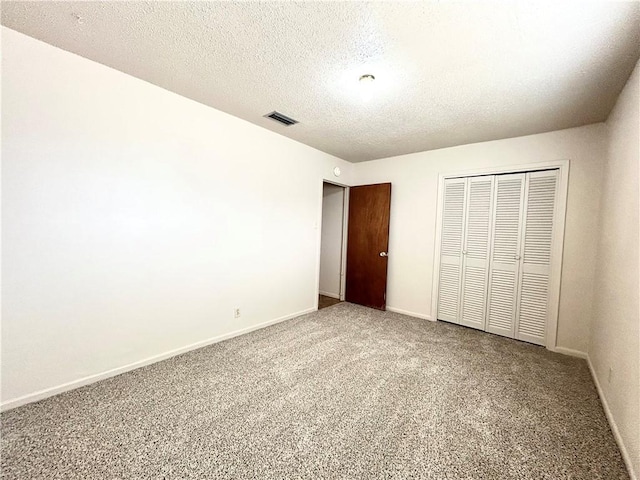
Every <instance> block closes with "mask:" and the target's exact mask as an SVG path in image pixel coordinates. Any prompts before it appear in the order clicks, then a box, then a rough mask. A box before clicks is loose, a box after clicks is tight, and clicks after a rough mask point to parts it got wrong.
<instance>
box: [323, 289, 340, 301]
mask: <svg viewBox="0 0 640 480" xmlns="http://www.w3.org/2000/svg"><path fill="white" fill-rule="evenodd" d="M318 293H319V294H320V295H324V296H325V297H331V298H337V299H338V300H340V294H339V293H331V292H323V291H322V290H320V291H319V292H318Z"/></svg>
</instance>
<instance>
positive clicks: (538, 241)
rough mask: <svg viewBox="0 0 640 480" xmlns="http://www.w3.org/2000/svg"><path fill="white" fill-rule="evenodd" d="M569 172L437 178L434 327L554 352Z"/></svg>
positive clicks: (543, 169)
mask: <svg viewBox="0 0 640 480" xmlns="http://www.w3.org/2000/svg"><path fill="white" fill-rule="evenodd" d="M568 166H569V164H568V161H561V162H553V163H550V164H545V165H544V166H541V165H535V166H532V167H530V168H517V169H509V170H507V169H505V170H497V171H478V172H465V174H452V175H441V176H440V182H439V189H438V219H437V225H436V256H435V267H436V268H435V269H434V282H433V285H434V288H433V292H432V314H433V317H435V319H437V320H439V321H446V322H450V323H456V324H459V325H463V326H466V327H470V328H475V329H478V330H483V331H486V332H489V333H494V334H498V335H502V336H506V337H509V338H514V339H517V340H522V341H526V342H529V343H534V344H537V345H543V346H546V347H547V348H549V349H551V350H553V349H555V348H556V336H557V317H558V305H559V288H560V274H561V268H562V244H563V237H564V213H565V209H566V192H567V180H568Z"/></svg>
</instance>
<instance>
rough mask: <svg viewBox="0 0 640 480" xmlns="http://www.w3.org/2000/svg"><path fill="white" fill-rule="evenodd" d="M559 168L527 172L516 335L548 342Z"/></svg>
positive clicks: (527, 339)
mask: <svg viewBox="0 0 640 480" xmlns="http://www.w3.org/2000/svg"><path fill="white" fill-rule="evenodd" d="M557 172H558V171H557V170H550V171H544V172H531V173H527V178H526V185H525V192H526V193H525V202H524V214H523V219H524V221H523V223H524V232H523V245H522V259H521V262H522V266H521V270H522V273H521V280H520V283H521V285H520V296H519V305H518V313H517V317H516V333H515V338H517V339H519V340H524V341H527V342H531V343H536V344H538V345H545V343H546V338H545V337H546V324H547V318H548V316H549V315H548V298H549V280H550V274H551V245H552V240H553V221H554V217H555V205H556V189H557V178H558V174H557Z"/></svg>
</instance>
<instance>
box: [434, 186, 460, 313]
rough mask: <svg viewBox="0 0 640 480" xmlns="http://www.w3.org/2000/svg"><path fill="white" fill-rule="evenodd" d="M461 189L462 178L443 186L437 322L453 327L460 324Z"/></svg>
mask: <svg viewBox="0 0 640 480" xmlns="http://www.w3.org/2000/svg"><path fill="white" fill-rule="evenodd" d="M465 185H466V180H465V179H464V178H454V179H447V180H445V182H444V205H443V210H442V239H441V244H440V278H439V290H438V319H439V320H445V321H447V322H453V323H460V319H459V313H460V280H461V273H462V242H463V228H464V220H465V219H464V213H465V201H466V198H465V197H466V188H465Z"/></svg>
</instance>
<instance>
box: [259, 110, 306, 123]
mask: <svg viewBox="0 0 640 480" xmlns="http://www.w3.org/2000/svg"><path fill="white" fill-rule="evenodd" d="M265 117H267V118H270V119H271V120H275V121H276V122H280V123H281V124H283V125H284V126H285V127H288V126H290V125H295V124H296V123H298V121H297V120H294V119H293V118H289V117H287V116H286V115H283V114H281V113H280V112H276V111H273V112H271V113H267V114H266V115H265Z"/></svg>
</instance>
